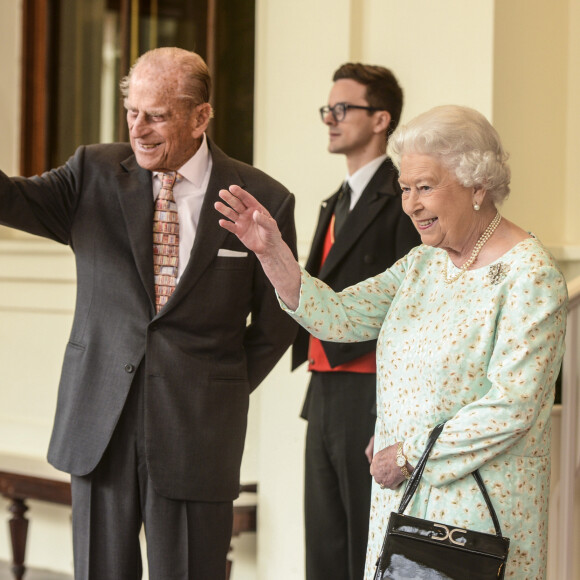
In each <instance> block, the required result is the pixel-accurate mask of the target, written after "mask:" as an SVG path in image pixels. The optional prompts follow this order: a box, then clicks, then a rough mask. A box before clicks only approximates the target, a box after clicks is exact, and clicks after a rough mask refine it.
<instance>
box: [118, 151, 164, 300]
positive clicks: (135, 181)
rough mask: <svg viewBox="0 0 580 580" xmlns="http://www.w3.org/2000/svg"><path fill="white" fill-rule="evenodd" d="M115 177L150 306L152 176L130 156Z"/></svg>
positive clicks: (151, 275)
mask: <svg viewBox="0 0 580 580" xmlns="http://www.w3.org/2000/svg"><path fill="white" fill-rule="evenodd" d="M121 166H122V168H123V169H124V171H121V172H120V173H119V174H118V176H117V180H118V184H119V186H118V196H119V203H120V204H121V208H122V211H123V217H124V219H125V224H126V226H127V231H128V234H129V240H130V243H131V248H132V250H133V255H134V258H135V264H136V266H137V270H138V272H139V276H140V277H141V281H142V283H143V286H144V287H145V290H146V292H147V295H148V296H149V299H150V300H151V306H152V307H153V306H154V304H155V289H154V285H153V239H152V224H153V193H152V191H153V190H152V184H151V180H152V177H151V176H152V174H151V172H150V171H147V170H146V169H143V168H142V167H140V166H139V165H138V164H137V161H136V159H135V157H134V156H133V155H131V157H129V158H128V159H126V160H125V161H123V162H122V163H121Z"/></svg>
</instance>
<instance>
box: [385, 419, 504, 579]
mask: <svg viewBox="0 0 580 580" xmlns="http://www.w3.org/2000/svg"><path fill="white" fill-rule="evenodd" d="M444 425H445V423H441V424H440V425H437V426H436V427H435V428H434V429H433V431H432V432H431V434H430V435H429V440H428V441H427V447H426V449H425V451H424V452H423V455H422V456H421V459H419V461H418V462H417V466H416V467H415V469H414V471H413V474H412V475H411V479H409V481H408V483H407V487H406V489H405V492H404V494H403V498H402V500H401V504H400V505H399V509H398V511H396V512H391V516H390V518H389V525H388V528H387V533H386V534H385V540H384V542H383V547H382V550H381V555H380V556H379V558H378V560H377V567H376V573H375V578H374V580H410V579H420V580H490V579H492V578H493V579H494V580H498V579H500V580H501V579H503V578H504V575H505V566H506V562H507V557H508V552H509V545H510V541H509V538H505V537H503V536H502V534H501V528H500V525H499V520H498V518H497V514H496V513H495V510H494V508H493V505H492V503H491V500H490V499H489V496H488V494H487V490H486V489H485V485H484V483H483V479H482V478H481V475H480V474H479V471H477V470H476V471H474V472H473V474H472V475H473V477H474V478H475V481H476V482H477V485H478V486H479V489H480V490H481V493H482V494H483V497H484V499H485V503H486V504H487V507H488V509H489V513H490V514H491V519H492V521H493V525H494V527H495V534H487V533H484V532H477V531H474V530H465V529H462V528H458V527H456V526H449V525H446V524H443V523H440V522H432V521H429V520H424V519H421V518H414V517H411V516H406V515H405V514H404V513H403V512H404V511H405V508H406V507H407V505H408V504H409V502H410V501H411V498H412V497H413V494H414V493H415V491H416V490H417V486H418V485H419V481H420V480H421V477H422V475H423V470H424V469H425V464H426V463H427V459H428V458H429V454H430V453H431V449H432V448H433V445H434V444H435V441H436V440H437V437H439V434H440V433H441V431H442V430H443V426H444Z"/></svg>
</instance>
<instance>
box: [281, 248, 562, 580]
mask: <svg viewBox="0 0 580 580" xmlns="http://www.w3.org/2000/svg"><path fill="white" fill-rule="evenodd" d="M446 262H447V254H446V253H445V252H444V251H443V250H439V249H436V248H432V247H428V246H419V247H417V248H415V249H414V250H412V251H411V252H410V253H409V254H408V255H407V256H405V257H404V258H402V259H401V260H399V261H398V262H397V263H396V264H395V265H394V266H392V267H391V268H390V269H388V270H387V271H385V272H384V273H382V274H380V275H378V276H375V277H373V278H370V279H368V280H365V281H364V282H361V283H360V284H357V285H355V286H352V287H350V288H347V289H346V290H344V291H343V292H340V293H335V292H333V291H332V290H331V289H330V288H329V287H327V286H326V285H325V284H323V283H322V282H320V281H319V280H316V279H314V278H312V277H310V276H309V275H308V274H307V273H306V272H305V271H303V272H302V286H301V296H300V305H299V307H298V309H297V310H296V311H295V312H290V314H291V315H292V316H294V318H295V319H296V320H298V321H299V322H300V323H301V324H302V325H304V326H305V327H306V328H307V329H308V330H309V331H310V332H311V333H312V334H314V335H315V336H317V337H318V338H321V339H323V340H332V341H337V342H354V341H361V340H370V339H374V338H378V345H377V423H376V430H375V450H379V449H382V448H384V447H387V446H388V445H391V444H392V443H394V442H395V441H403V442H404V453H405V454H406V455H407V457H408V458H409V462H410V463H411V464H412V465H414V464H415V463H416V462H417V460H418V459H419V457H420V456H421V452H422V450H423V449H424V447H425V445H426V442H427V437H428V434H429V432H430V430H431V429H432V428H433V427H434V426H435V425H436V424H437V423H439V422H441V421H444V420H446V421H447V424H446V425H445V429H444V430H443V432H442V433H441V435H440V437H439V439H438V441H437V443H436V445H435V447H434V449H433V452H432V454H431V458H430V460H429V462H428V464H427V467H426V469H425V473H424V475H423V479H422V482H421V484H420V486H419V489H418V490H417V492H416V494H415V496H414V498H413V501H412V504H411V506H410V507H409V508H407V512H406V513H409V514H411V515H414V516H417V517H424V518H428V519H431V520H436V521H440V522H443V523H446V524H450V525H453V526H456V527H461V528H465V527H468V528H472V529H477V530H481V531H487V532H489V533H494V528H493V524H492V522H491V518H490V516H489V513H488V510H487V507H486V505H485V502H484V499H483V497H482V496H481V493H480V491H479V489H478V488H477V485H476V483H475V480H474V479H473V477H471V475H470V474H471V472H472V471H474V470H475V469H479V470H480V473H481V475H482V477H483V479H484V481H485V484H486V487H487V489H488V492H489V494H490V497H491V500H492V502H493V504H494V507H495V509H496V512H497V515H498V517H499V520H500V523H501V527H502V532H503V535H504V536H507V537H509V538H510V540H511V544H510V554H509V560H508V566H507V569H506V578H518V579H523V578H525V579H526V580H532V579H542V578H544V577H545V573H546V559H547V554H546V549H547V530H548V495H549V481H550V444H551V420H550V413H551V409H552V405H553V401H554V384H555V381H556V378H557V375H558V372H559V369H560V364H561V360H562V356H563V352H564V335H565V326H566V314H567V311H566V306H567V291H566V283H565V280H564V278H563V276H562V274H561V272H560V270H559V269H558V267H557V265H556V263H555V261H554V259H553V258H552V257H551V256H550V254H549V253H548V252H547V251H546V250H545V249H544V247H543V246H542V245H541V243H540V242H539V241H538V240H537V239H536V238H533V237H530V238H529V239H526V240H524V241H522V242H520V243H519V244H517V245H516V246H515V247H514V248H512V249H511V250H510V251H508V252H506V253H505V254H504V255H503V256H502V257H501V260H498V261H496V262H495V263H494V264H491V265H489V266H486V267H482V268H478V269H475V270H469V271H467V272H466V273H465V274H463V275H462V276H461V277H460V278H459V279H457V280H456V281H455V282H453V283H451V284H446V283H445V282H444V275H445V268H446ZM451 267H453V266H451ZM403 488H404V486H403V485H401V486H400V487H399V488H398V489H396V490H394V491H393V490H388V489H380V488H379V486H378V485H377V484H376V483H375V482H373V500H372V505H371V513H370V530H369V541H368V549H367V564H366V571H365V580H372V578H373V576H374V572H375V563H376V560H377V557H378V555H379V553H380V549H381V546H382V542H383V538H384V533H385V530H386V528H387V523H388V519H389V514H390V513H391V511H396V510H397V508H398V506H399V503H400V499H401V496H402V493H403Z"/></svg>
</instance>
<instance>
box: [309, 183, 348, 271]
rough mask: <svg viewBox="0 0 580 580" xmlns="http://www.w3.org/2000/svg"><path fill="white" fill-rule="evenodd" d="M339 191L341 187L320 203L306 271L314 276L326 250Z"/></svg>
mask: <svg viewBox="0 0 580 580" xmlns="http://www.w3.org/2000/svg"><path fill="white" fill-rule="evenodd" d="M339 192H340V189H339V190H338V191H337V192H336V193H334V194H333V195H332V196H331V197H329V198H328V199H325V200H324V201H323V202H322V204H321V205H320V214H319V216H318V224H317V226H316V231H315V232H314V237H313V238H312V244H311V248H310V254H309V255H308V260H307V261H306V265H305V268H306V271H307V272H309V273H310V274H312V275H314V276H317V275H318V274H319V269H320V261H321V259H322V252H323V250H324V240H325V239H326V233H327V231H328V227H329V226H330V220H331V219H332V214H333V213H334V206H335V205H336V201H337V199H338V194H339Z"/></svg>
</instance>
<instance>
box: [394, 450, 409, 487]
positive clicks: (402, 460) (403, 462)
mask: <svg viewBox="0 0 580 580" xmlns="http://www.w3.org/2000/svg"><path fill="white" fill-rule="evenodd" d="M396 462H397V465H398V466H399V467H400V469H401V473H402V474H403V475H404V476H405V479H411V474H410V473H409V470H408V469H407V458H406V457H405V456H404V455H403V444H402V443H401V442H400V441H399V442H398V443H397V459H396Z"/></svg>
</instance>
